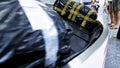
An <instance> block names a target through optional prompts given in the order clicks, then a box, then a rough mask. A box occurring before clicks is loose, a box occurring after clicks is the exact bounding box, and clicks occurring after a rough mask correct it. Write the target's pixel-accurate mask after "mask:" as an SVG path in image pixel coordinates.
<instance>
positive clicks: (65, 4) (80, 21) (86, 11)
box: [53, 0, 97, 28]
mask: <svg viewBox="0 0 120 68" xmlns="http://www.w3.org/2000/svg"><path fill="white" fill-rule="evenodd" d="M53 8H54V10H56V11H57V12H58V13H59V14H60V15H61V16H62V17H63V18H64V19H67V20H69V21H72V22H73V23H74V24H75V25H77V26H79V28H80V27H86V25H87V24H89V23H95V22H96V18H97V13H96V12H95V11H94V10H92V9H91V8H89V7H87V6H85V5H84V4H82V3H78V2H75V1H72V0H56V2H55V3H54V7H53ZM73 23H72V24H73Z"/></svg>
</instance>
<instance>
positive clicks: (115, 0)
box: [112, 0, 120, 11]
mask: <svg viewBox="0 0 120 68" xmlns="http://www.w3.org/2000/svg"><path fill="white" fill-rule="evenodd" d="M112 4H113V10H114V11H119V10H120V0H112Z"/></svg>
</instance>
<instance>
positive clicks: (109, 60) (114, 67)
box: [105, 29, 120, 68]
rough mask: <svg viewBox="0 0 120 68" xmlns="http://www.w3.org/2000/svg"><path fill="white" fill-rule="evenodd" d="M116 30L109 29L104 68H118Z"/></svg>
mask: <svg viewBox="0 0 120 68" xmlns="http://www.w3.org/2000/svg"><path fill="white" fill-rule="evenodd" d="M117 31H118V29H110V35H109V41H108V49H107V54H106V63H105V68H120V40H118V39H117V38H116V34H117Z"/></svg>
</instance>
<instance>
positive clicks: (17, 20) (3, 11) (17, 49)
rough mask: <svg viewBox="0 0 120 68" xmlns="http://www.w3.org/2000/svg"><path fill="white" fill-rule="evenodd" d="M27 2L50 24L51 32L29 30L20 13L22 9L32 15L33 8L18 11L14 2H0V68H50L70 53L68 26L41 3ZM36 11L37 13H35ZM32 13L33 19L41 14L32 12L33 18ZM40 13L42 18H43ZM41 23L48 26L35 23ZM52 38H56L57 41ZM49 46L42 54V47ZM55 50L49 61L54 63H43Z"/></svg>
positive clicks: (15, 0) (22, 14)
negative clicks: (40, 9) (54, 55)
mask: <svg viewBox="0 0 120 68" xmlns="http://www.w3.org/2000/svg"><path fill="white" fill-rule="evenodd" d="M24 1H27V0H24ZM28 1H30V2H29V4H30V3H35V5H37V7H39V8H42V11H43V12H44V13H46V15H47V17H48V18H50V19H51V20H52V23H53V25H54V27H55V28H54V29H53V27H51V26H46V27H45V28H48V27H51V28H49V29H45V28H43V29H37V30H35V29H33V25H32V24H31V21H30V20H31V19H30V18H29V15H28V16H27V12H26V11H24V10H23V9H24V7H25V8H30V9H31V10H29V11H32V10H35V9H36V7H34V6H32V5H31V6H30V7H28V6H27V7H26V6H22V7H21V5H20V3H19V2H18V1H17V0H9V1H5V2H4V1H2V2H1V3H0V68H7V67H11V68H35V67H37V68H44V67H48V68H50V67H52V68H54V67H56V65H57V63H59V62H60V60H62V59H64V58H63V57H64V56H67V55H69V53H70V46H69V44H70V38H71V36H72V30H71V28H70V27H69V25H68V24H67V23H65V21H64V20H63V19H62V18H61V17H60V16H59V15H58V14H57V13H56V12H55V11H53V10H51V9H49V8H48V7H47V6H45V5H44V4H42V3H41V2H38V1H36V2H37V3H36V2H34V1H35V0H34V1H33V2H31V0H28ZM39 8H37V9H38V10H39ZM34 13H35V15H37V13H38V14H39V13H42V12H41V11H40V12H37V11H36V12H33V16H34ZM44 13H43V14H42V15H44ZM41 17H43V16H41ZM33 18H37V17H33ZM43 20H47V21H48V22H51V20H48V19H47V18H45V19H43V18H42V19H39V20H38V21H36V22H43ZM36 22H33V23H36ZM40 25H44V24H40ZM45 25H47V24H45ZM36 26H37V25H36ZM44 30H46V31H48V33H47V34H45V31H44ZM55 32H56V34H57V35H56V34H55ZM47 36H48V37H47ZM54 37H57V40H56V38H54ZM45 39H46V40H47V41H49V43H47V42H46V40H45ZM56 41H57V42H56ZM51 43H52V45H51V46H52V47H51V46H50V48H51V49H50V48H49V49H50V50H48V51H46V50H47V49H46V47H49V46H46V45H47V44H49V45H50V44H51ZM53 43H54V44H53ZM55 47H56V48H58V50H57V49H56V58H53V57H52V59H56V60H55V61H54V62H49V59H48V60H47V59H46V57H47V55H46V53H49V54H51V53H53V52H54V51H52V50H54V48H55ZM50 60H51V58H50ZM58 60H59V61H58ZM47 63H49V64H47ZM50 63H51V64H50Z"/></svg>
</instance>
